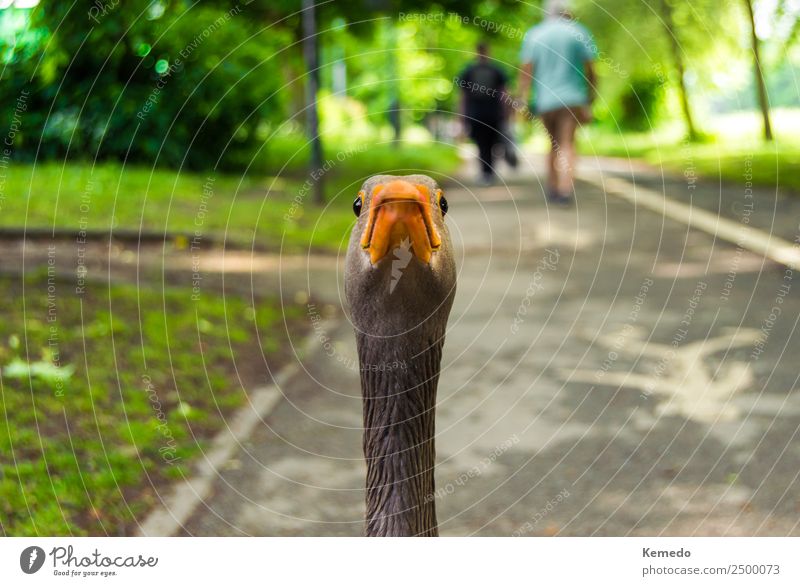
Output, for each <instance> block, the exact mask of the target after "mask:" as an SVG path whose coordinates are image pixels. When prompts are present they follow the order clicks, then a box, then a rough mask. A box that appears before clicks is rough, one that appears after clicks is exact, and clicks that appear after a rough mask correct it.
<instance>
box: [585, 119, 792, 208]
mask: <svg viewBox="0 0 800 586" xmlns="http://www.w3.org/2000/svg"><path fill="white" fill-rule="evenodd" d="M772 122H773V128H774V130H775V133H776V139H775V141H774V142H773V143H767V142H764V141H763V139H762V138H761V126H760V124H761V119H760V117H759V116H758V114H756V113H753V112H746V113H736V114H728V115H724V116H718V117H716V118H712V119H709V120H704V121H703V131H704V132H706V133H708V138H707V139H706V140H704V141H703V142H698V143H686V142H685V141H683V140H682V134H683V132H682V127H681V125H680V124H669V125H666V126H665V127H663V128H659V129H657V130H655V131H653V132H645V133H633V132H625V133H621V132H614V131H611V130H610V129H607V128H600V127H590V128H586V129H584V130H582V131H581V137H580V142H579V148H580V150H581V152H582V153H583V154H584V155H589V156H593V155H602V156H611V157H622V158H642V159H644V160H645V161H647V162H648V163H650V164H652V165H655V166H658V167H663V168H664V170H665V171H667V172H673V173H678V174H683V173H684V172H687V171H689V170H690V169H693V170H694V172H695V173H696V174H697V175H698V176H699V177H701V178H704V179H708V180H712V181H717V180H720V179H721V180H722V181H730V182H738V183H743V182H744V181H745V180H746V178H745V173H748V174H749V175H751V177H752V178H751V179H750V178H749V177H748V179H750V180H752V182H753V184H754V185H761V186H766V187H776V186H777V187H778V188H780V189H781V190H784V191H787V192H789V193H795V194H800V111H798V110H776V111H774V112H773V113H772Z"/></svg>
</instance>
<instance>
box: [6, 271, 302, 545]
mask: <svg viewBox="0 0 800 586" xmlns="http://www.w3.org/2000/svg"><path fill="white" fill-rule="evenodd" d="M74 286H75V283H74V280H70V281H69V282H65V281H60V280H57V279H55V277H52V276H51V277H50V281H49V282H48V276H47V274H46V273H45V272H39V273H38V274H35V275H32V276H29V277H27V278H26V279H25V281H24V283H23V282H22V281H21V280H19V279H15V280H10V279H3V280H0V296H2V298H3V299H5V300H6V305H5V306H4V307H5V308H6V309H5V310H4V312H3V319H2V320H0V366H2V377H0V399H1V401H0V454H2V455H3V457H2V459H0V530H2V532H3V533H4V534H6V535H15V536H22V535H37V534H40V535H48V534H51V535H69V534H72V535H84V534H94V535H98V534H99V535H105V534H106V533H109V534H112V535H115V534H119V533H120V531H121V530H122V528H125V529H126V530H128V531H130V530H131V529H132V528H133V527H134V520H135V519H136V518H141V517H142V515H143V514H144V513H145V512H146V511H147V510H148V509H149V508H150V507H151V506H152V505H153V504H154V503H155V502H156V500H155V496H154V494H155V491H154V489H153V486H159V485H162V486H163V485H164V484H165V483H166V482H168V481H172V480H174V479H176V478H179V477H181V476H182V475H183V474H185V473H187V471H188V470H189V469H190V465H189V462H190V460H191V459H192V457H194V456H196V455H197V454H198V453H199V452H200V450H201V449H203V448H204V447H207V445H208V443H207V440H208V439H209V438H210V437H211V436H212V435H213V434H214V433H215V432H216V431H218V430H219V429H220V428H221V427H222V426H223V425H224V419H223V415H225V414H227V413H230V412H231V411H232V410H234V409H235V408H236V407H239V406H240V405H242V404H244V403H245V401H246V393H245V391H244V390H243V389H242V384H241V383H239V380H238V378H237V374H236V373H237V371H238V373H239V376H242V377H243V378H244V379H246V378H247V377H248V376H251V377H255V376H256V374H255V372H256V371H259V372H260V371H264V372H265V369H264V368H263V367H262V368H261V369H260V370H259V369H258V368H256V367H255V366H254V365H263V359H262V351H261V349H259V347H258V345H257V344H254V343H253V342H254V341H255V340H260V342H261V346H262V348H263V351H264V355H265V356H266V358H267V360H269V361H270V364H271V365H273V367H274V365H275V362H274V361H275V360H277V361H280V360H281V358H280V355H281V354H282V353H283V352H285V349H284V348H281V347H280V346H283V344H281V343H280V342H279V340H281V339H284V338H282V337H281V335H283V336H284V337H285V334H283V332H284V328H285V327H286V326H285V325H284V319H286V320H288V323H289V325H291V326H292V327H293V328H295V327H299V324H301V323H304V320H303V319H302V315H303V308H301V307H298V306H284V307H283V308H282V309H281V307H280V305H279V304H278V302H277V301H270V300H266V301H264V302H261V303H259V304H257V306H256V307H255V308H254V307H251V306H250V305H249V304H248V303H246V302H245V301H244V300H242V299H240V298H236V297H227V298H223V297H222V296H221V295H219V294H214V293H207V294H201V296H200V298H199V300H197V301H193V300H192V299H191V290H187V289H167V290H165V291H161V290H148V289H144V288H136V287H134V286H132V285H123V284H118V285H113V286H111V287H110V288H109V287H107V286H106V285H100V286H95V287H93V288H92V287H87V290H86V292H85V294H84V295H83V297H78V296H76V295H75V294H74ZM23 287H24V292H23ZM48 287H52V289H50V293H51V296H50V299H49V301H50V302H51V304H50V305H48ZM53 303H54V304H55V305H52V304H53ZM162 308H163V309H162ZM278 334H281V335H278ZM54 341H55V342H56V343H55V344H53V342H54ZM234 357H235V362H234ZM284 359H285V358H284ZM248 372H249V373H250V375H248V374H247V373H248ZM259 376H260V375H259ZM244 382H245V384H253V381H249V382H248V381H247V380H245V381H244ZM260 382H261V383H262V384H263V380H261V381H260Z"/></svg>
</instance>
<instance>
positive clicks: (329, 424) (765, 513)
mask: <svg viewBox="0 0 800 586" xmlns="http://www.w3.org/2000/svg"><path fill="white" fill-rule="evenodd" d="M538 164H539V163H538V161H534V162H533V169H534V171H535V170H537V169H538ZM591 165H594V164H593V163H592V164H591ZM594 166H596V165H594ZM593 170H594V171H597V169H593ZM599 170H600V171H603V170H604V169H603V164H602V163H600V169H599ZM534 171H531V172H529V173H528V174H527V175H525V174H523V175H520V176H516V177H514V176H512V177H510V179H509V183H508V184H501V185H497V186H494V187H490V188H474V187H470V186H469V185H451V186H449V187H448V189H447V190H446V193H447V197H448V200H449V202H450V213H449V215H448V222H449V225H450V229H451V233H452V236H453V239H454V243H455V249H456V251H457V257H458V264H459V271H460V273H459V282H458V294H457V297H456V302H455V307H454V309H453V313H452V314H451V318H450V323H449V331H448V339H447V342H446V344H445V356H444V360H443V367H442V376H441V383H440V388H439V407H438V414H437V448H438V467H437V473H436V475H437V487H438V488H439V493H440V494H439V499H438V509H439V519H440V528H441V533H442V534H443V535H473V534H478V535H629V534H630V535H653V534H663V535H799V534H800V524H799V522H798V518H800V515H799V514H798V512H799V511H800V482H798V474H800V472H799V469H798V466H797V462H798V461H800V441H798V439H800V438H798V437H797V436H798V428H799V426H800V394H799V393H798V392H797V391H796V390H795V389H798V388H800V384H799V383H798V381H797V378H798V370H797V365H796V362H797V361H796V357H795V354H796V349H797V348H798V341H797V335H796V333H795V330H796V326H797V320H798V318H799V317H800V295H798V293H800V285H798V284H792V281H791V278H789V277H787V275H786V273H785V271H784V269H783V267H781V266H780V265H777V264H775V263H772V262H770V261H767V260H765V259H764V258H762V257H760V256H758V255H754V254H752V253H750V252H748V251H747V250H744V249H742V248H737V247H736V246H734V245H730V244H727V243H722V242H720V241H715V239H714V238H713V237H712V236H710V235H708V234H705V233H703V232H700V231H696V230H693V229H689V228H687V226H686V224H683V223H681V222H678V221H675V220H668V219H665V218H664V217H663V216H661V215H659V214H657V213H654V212H651V211H645V210H642V209H638V208H637V207H635V206H633V205H631V204H630V203H628V202H627V201H624V200H623V199H620V198H617V197H614V196H606V195H605V194H604V193H603V191H602V190H601V189H598V188H597V187H596V186H595V185H592V184H587V183H581V184H579V186H578V197H577V201H576V203H575V205H573V206H572V207H568V208H561V207H557V208H554V207H552V206H551V205H548V204H547V203H546V202H545V200H544V198H543V194H542V189H541V187H540V186H539V185H538V180H537V179H536V175H535V173H534ZM698 189H701V190H702V189H706V190H709V189H712V188H711V187H709V186H705V187H704V186H702V185H701V186H700V187H699V188H698ZM666 195H667V196H670V193H669V191H667V193H666ZM711 197H712V196H711V195H708V194H706V198H707V199H710V198H711ZM341 261H342V259H329V260H326V261H324V262H321V261H320V259H318V258H310V259H308V260H307V261H306V259H302V258H301V259H297V258H288V259H280V258H279V259H275V262H277V263H278V266H277V267H275V268H274V270H272V271H264V272H263V273H260V274H259V276H257V277H255V278H254V279H255V282H254V284H255V286H277V287H280V289H281V294H282V295H283V296H284V297H286V298H292V299H298V298H305V297H306V296H309V297H310V298H311V299H313V300H314V304H313V305H310V306H309V319H310V320H311V319H312V316H313V317H314V323H316V324H317V326H316V329H315V330H314V333H313V335H312V339H311V341H310V342H309V341H308V340H300V339H298V340H295V341H294V345H295V347H296V349H297V352H296V362H295V366H296V367H297V368H296V371H295V372H294V374H293V375H292V376H290V377H289V378H288V380H287V381H285V382H283V383H281V384H280V387H279V391H280V393H281V394H282V398H281V399H280V400H278V401H277V402H276V404H275V407H274V408H273V409H272V410H271V412H270V413H269V414H268V415H267V416H266V417H264V418H263V421H262V423H260V424H258V425H257V426H256V428H255V431H254V433H252V434H251V435H249V437H247V438H246V439H243V440H242V441H240V442H238V445H237V446H235V449H234V450H232V453H233V455H232V456H231V457H230V458H229V459H228V460H227V461H226V462H225V463H224V464H223V465H221V466H220V469H219V470H218V476H217V478H216V480H215V481H214V482H213V486H212V488H211V490H210V494H209V496H207V497H204V498H203V499H201V500H199V501H198V503H197V506H196V507H195V508H194V510H193V512H192V513H191V515H189V516H188V519H187V520H186V521H185V522H184V523H181V525H180V526H178V525H176V526H175V527H173V528H172V529H170V530H169V531H168V532H174V533H175V534H188V535H360V534H361V531H362V524H363V511H364V506H363V483H364V475H365V468H364V464H363V461H362V455H361V444H360V441H361V428H360V426H361V400H360V390H359V385H358V376H357V370H356V368H357V367H356V364H357V362H356V354H355V346H354V340H353V335H352V329H351V327H350V325H349V323H348V322H347V319H346V317H345V315H346V314H345V312H344V308H343V292H342V273H341V268H342V262H341ZM276 281H277V282H276ZM787 285H789V287H788V288H787ZM773 307H779V312H780V315H775V313H776V312H775V311H774V310H773ZM771 314H773V317H772V318H771V317H770V315H771ZM316 316H319V318H320V320H319V321H318V320H317V318H316ZM773 318H774V319H773ZM165 531H166V530H165Z"/></svg>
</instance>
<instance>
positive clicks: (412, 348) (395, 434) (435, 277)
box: [344, 175, 456, 536]
mask: <svg viewBox="0 0 800 586" xmlns="http://www.w3.org/2000/svg"><path fill="white" fill-rule="evenodd" d="M353 212H354V213H355V215H356V216H357V220H356V222H355V225H354V226H353V230H352V233H351V235H350V241H349V244H348V249H347V254H346V258H345V276H344V283H345V296H346V298H347V302H348V305H349V314H350V320H351V322H352V324H353V328H354V330H355V337H356V346H357V350H358V359H359V366H360V377H361V394H362V402H363V420H364V435H363V450H364V457H365V459H366V464H367V478H366V522H365V533H366V535H367V536H436V535H438V525H437V520H436V507H435V502H434V501H435V499H434V495H435V485H434V465H435V456H436V452H435V447H434V436H435V411H436V389H437V385H438V382H439V370H440V367H441V360H442V346H443V344H444V338H445V330H446V327H447V319H448V317H449V315H450V309H451V307H452V305H453V298H454V296H455V290H456V267H455V261H454V259H453V251H452V244H451V241H450V235H449V233H448V230H447V226H446V224H445V215H446V214H447V200H446V199H445V197H444V194H443V192H442V190H441V189H440V188H439V186H438V185H437V183H436V182H435V181H434V180H433V179H431V178H430V177H428V176H426V175H407V176H394V175H376V176H373V177H370V178H369V179H367V180H366V181H365V182H364V184H363V185H362V186H361V190H360V191H359V192H358V195H357V196H356V198H355V201H354V202H353Z"/></svg>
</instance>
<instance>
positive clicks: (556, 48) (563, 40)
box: [520, 0, 597, 203]
mask: <svg viewBox="0 0 800 586" xmlns="http://www.w3.org/2000/svg"><path fill="white" fill-rule="evenodd" d="M596 54H597V47H596V46H595V43H594V39H593V38H592V35H591V34H590V33H589V31H588V30H587V29H586V28H585V27H584V26H582V25H581V24H578V23H577V22H575V20H574V19H573V18H572V15H571V14H570V12H569V5H568V3H567V1H566V0H549V1H548V3H547V17H546V18H545V19H544V20H543V21H542V22H541V23H539V24H537V25H536V26H534V27H532V28H531V29H530V30H528V32H527V33H526V35H525V38H524V40H523V41H522V51H521V52H520V62H521V64H522V75H521V79H520V90H521V93H522V99H523V101H524V103H525V104H529V108H530V110H531V111H532V112H533V113H534V114H535V115H536V116H538V117H539V118H540V119H541V121H542V123H543V124H544V127H545V130H546V131H547V133H548V135H549V138H550V144H551V149H550V155H549V157H548V179H547V191H548V197H549V198H550V199H551V200H553V201H557V202H560V203H567V202H569V201H570V194H572V193H573V191H574V189H573V172H574V168H575V131H576V130H577V128H578V124H580V123H583V122H589V121H590V120H591V117H592V116H591V104H592V101H593V100H594V93H595V92H594V89H595V74H594V66H593V61H594V59H595V56H596ZM531 89H533V101H532V102H531V101H529V97H530V95H531V94H530V93H531Z"/></svg>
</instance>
